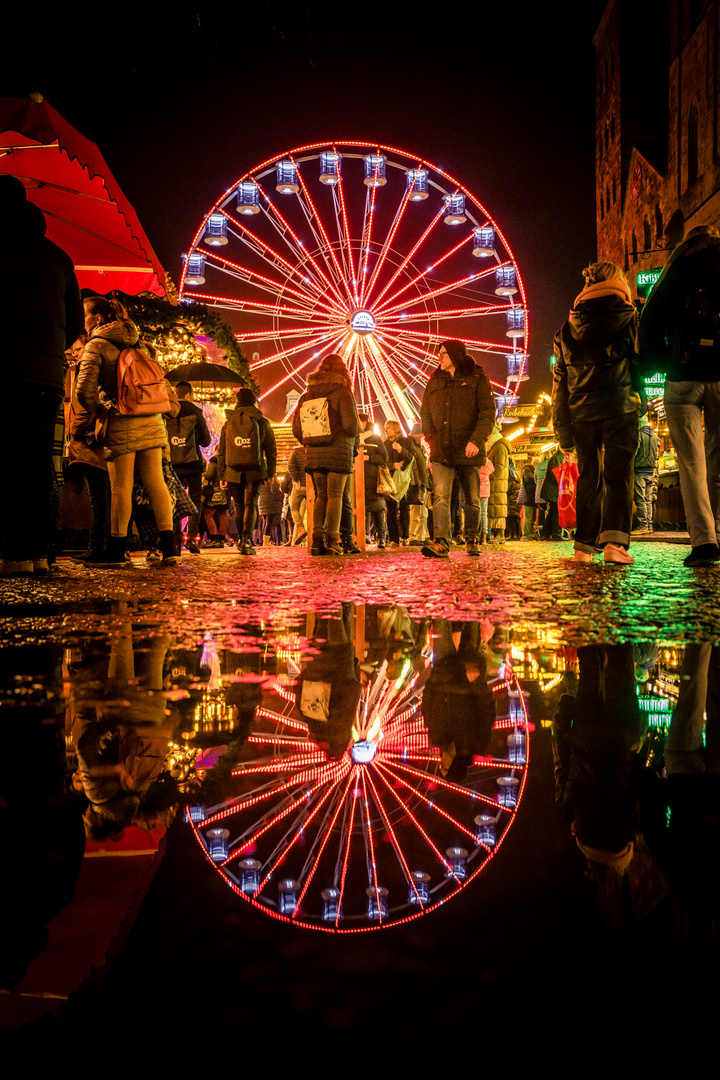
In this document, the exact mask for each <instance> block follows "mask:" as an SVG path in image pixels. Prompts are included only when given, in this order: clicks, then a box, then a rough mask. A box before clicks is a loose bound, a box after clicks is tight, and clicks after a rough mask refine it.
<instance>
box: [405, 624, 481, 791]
mask: <svg viewBox="0 0 720 1080" xmlns="http://www.w3.org/2000/svg"><path fill="white" fill-rule="evenodd" d="M423 717H424V720H425V725H426V727H427V729H428V734H429V737H430V745H431V746H436V747H439V748H440V751H441V754H442V758H441V765H440V772H441V774H442V775H443V776H444V777H445V778H446V779H448V780H453V781H455V782H461V781H462V780H464V779H465V777H466V776H467V771H468V768H469V767H470V765H471V764H472V760H473V758H474V757H475V755H476V754H484V753H486V751H487V748H488V746H489V744H490V737H491V735H492V730H493V724H494V723H495V698H494V697H493V695H492V693H491V691H490V688H489V687H488V685H487V657H486V653H485V649H484V647H483V643H482V628H481V626H480V623H460V624H458V629H455V630H453V627H452V624H451V623H449V622H448V621H447V620H446V619H436V620H435V622H434V623H433V665H432V670H431V672H430V675H429V677H428V680H427V682H426V683H425V689H424V691H423Z"/></svg>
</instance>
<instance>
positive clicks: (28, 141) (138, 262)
mask: <svg viewBox="0 0 720 1080" xmlns="http://www.w3.org/2000/svg"><path fill="white" fill-rule="evenodd" d="M38 98H39V100H31V99H30V98H2V99H0V173H9V174H10V175H11V176H16V177H17V178H18V179H19V180H22V182H23V184H24V185H25V188H26V191H27V197H28V200H29V201H30V202H32V203H34V204H35V205H36V206H37V207H39V209H40V210H42V212H43V214H44V215H45V220H46V222H47V232H46V234H45V235H46V236H47V237H48V239H49V240H52V241H53V242H54V243H56V244H57V245H58V246H59V247H61V248H62V249H63V251H66V252H67V254H68V255H69V256H70V258H71V259H72V261H73V263H74V264H75V273H76V274H77V278H78V282H79V283H80V288H81V289H92V291H93V292H96V293H107V292H109V291H110V290H111V289H119V290H121V291H122V292H125V293H129V294H131V295H133V296H135V295H137V294H138V293H140V292H152V293H155V295H156V296H165V271H164V269H163V267H162V265H161V263H160V260H159V259H158V257H157V255H156V254H155V252H154V251H153V249H152V246H151V244H150V241H149V240H148V238H147V236H146V235H145V232H144V231H143V229H142V226H141V225H140V222H139V221H138V218H137V215H136V213H135V211H134V209H133V208H132V206H131V204H130V203H129V202H128V200H127V199H126V197H125V196H124V195H123V193H122V191H121V189H120V186H119V185H118V182H117V180H115V178H114V176H113V175H112V173H111V172H110V169H109V168H108V165H107V163H106V162H105V160H104V158H103V157H102V155H101V153H100V151H99V150H98V148H97V146H96V145H95V143H94V142H91V140H90V139H86V138H85V136H84V135H81V134H80V132H79V131H76V130H75V128H74V127H72V126H71V125H70V124H68V123H67V121H66V120H64V119H63V118H62V116H60V114H59V113H58V112H57V111H56V110H55V109H53V107H52V105H49V104H48V103H47V101H44V100H43V99H42V98H40V97H39V95H38Z"/></svg>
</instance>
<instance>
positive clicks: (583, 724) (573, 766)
mask: <svg viewBox="0 0 720 1080" xmlns="http://www.w3.org/2000/svg"><path fill="white" fill-rule="evenodd" d="M578 662H579V669H580V670H579V677H578V685H577V694H576V696H575V697H574V698H573V697H571V696H570V695H568V694H563V696H562V698H561V699H560V702H559V704H558V707H557V710H556V713H555V717H554V719H553V755H554V758H555V801H556V803H557V805H558V807H559V808H560V809H561V810H562V811H563V813H564V815H565V817H566V818H567V819H568V821H569V822H570V825H571V828H572V832H573V835H574V836H575V840H576V842H577V845H578V847H579V848H580V850H581V851H582V852H583V854H584V855H585V857H586V858H587V860H588V864H589V873H590V874H591V876H593V875H594V876H596V877H597V876H603V874H604V873H605V871H607V873H610V874H615V875H617V876H618V877H621V876H622V875H623V874H624V873H625V871H626V870H627V868H628V866H629V865H630V862H631V861H632V858H633V854H634V852H635V839H636V834H637V830H638V815H637V800H638V796H639V788H640V781H641V777H642V768H643V763H642V760H641V757H640V746H641V740H642V733H643V727H642V722H641V716H640V707H639V705H638V700H637V695H636V692H635V665H634V658H633V648H632V645H629V644H628V645H588V646H585V647H583V648H580V649H578ZM603 868H605V869H603Z"/></svg>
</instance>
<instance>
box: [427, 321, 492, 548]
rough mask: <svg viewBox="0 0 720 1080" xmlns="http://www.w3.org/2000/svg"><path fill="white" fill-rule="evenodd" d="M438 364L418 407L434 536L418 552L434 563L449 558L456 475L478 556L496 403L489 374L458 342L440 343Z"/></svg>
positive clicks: (467, 533)
mask: <svg viewBox="0 0 720 1080" xmlns="http://www.w3.org/2000/svg"><path fill="white" fill-rule="evenodd" d="M438 361H439V363H438V367H437V369H436V370H435V371H434V372H433V374H432V376H431V377H430V379H429V381H428V384H427V386H426V388H425V393H424V395H423V400H422V407H421V420H422V430H423V435H424V436H425V438H426V439H427V441H428V443H429V445H430V461H431V464H432V476H433V533H434V540H433V543H432V544H427V545H426V546H425V547H424V548H422V553H423V555H425V556H426V557H427V558H435V559H447V558H448V556H449V553H450V537H451V518H450V497H451V494H452V485H453V479H454V478H455V475H456V474H457V476H458V478H459V480H460V484H461V487H462V491H463V494H464V496H465V543H466V546H467V553H468V555H479V554H480V545H479V543H478V527H479V524H480V466H481V465H482V464H483V463H484V461H485V442H486V440H487V437H488V435H489V434H490V432H491V430H492V426H493V422H494V420H495V400H494V398H493V394H492V390H491V389H490V381H489V379H488V377H487V375H486V374H485V372H484V371H483V369H482V368H481V367H478V365H477V364H476V363H475V361H474V360H473V359H472V357H470V356H468V353H467V351H466V349H465V345H464V344H463V342H462V341H456V340H454V339H453V340H450V341H444V342H443V343H442V344H441V346H440V350H439V353H438Z"/></svg>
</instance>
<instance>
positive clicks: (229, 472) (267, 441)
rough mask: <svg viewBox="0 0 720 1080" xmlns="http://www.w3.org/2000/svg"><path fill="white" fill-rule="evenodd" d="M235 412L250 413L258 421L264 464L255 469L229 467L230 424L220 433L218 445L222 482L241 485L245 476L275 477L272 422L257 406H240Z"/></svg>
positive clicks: (258, 477)
mask: <svg viewBox="0 0 720 1080" xmlns="http://www.w3.org/2000/svg"><path fill="white" fill-rule="evenodd" d="M233 411H234V412H237V413H239V412H244V413H249V414H250V416H252V417H254V419H255V420H257V423H258V426H259V428H260V450H261V455H262V463H261V464H260V465H259V466H258V467H257V468H253V469H238V468H233V467H232V465H228V463H227V461H226V452H225V441H226V439H227V437H228V436H227V431H228V423H226V424H224V425H223V429H222V431H221V432H220V442H219V443H218V452H217V458H218V472H219V474H220V479H221V480H226V481H227V482H228V483H229V484H241V483H242V481H243V476H244V477H245V478H246V479H247V480H251V481H255V480H267V478H268V477H269V476H274V475H275V466H276V464H277V446H276V445H275V433H274V431H273V429H272V428H271V426H270V421H269V420H266V418H265V417H264V416H263V414H262V413H261V412H260V410H259V409H258V407H257V405H238V406H237V408H236V409H234V410H233Z"/></svg>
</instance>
